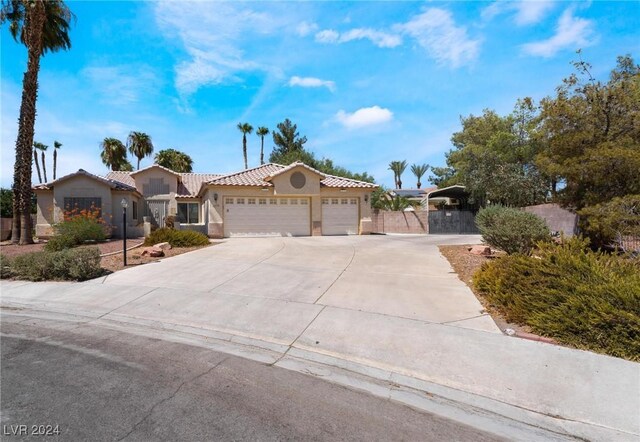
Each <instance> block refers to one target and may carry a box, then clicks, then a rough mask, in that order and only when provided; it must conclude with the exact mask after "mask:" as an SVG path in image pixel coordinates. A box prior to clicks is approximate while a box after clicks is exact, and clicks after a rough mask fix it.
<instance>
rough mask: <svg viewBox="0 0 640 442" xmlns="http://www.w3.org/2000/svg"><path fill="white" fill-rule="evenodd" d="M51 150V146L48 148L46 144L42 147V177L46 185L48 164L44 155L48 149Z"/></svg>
mask: <svg viewBox="0 0 640 442" xmlns="http://www.w3.org/2000/svg"><path fill="white" fill-rule="evenodd" d="M48 148H49V146H47V145H46V144H42V145H41V146H40V155H41V158H42V176H43V178H44V182H45V183H46V182H47V181H48V180H47V163H46V162H45V161H44V158H45V157H44V153H45V152H46V151H47V149H48Z"/></svg>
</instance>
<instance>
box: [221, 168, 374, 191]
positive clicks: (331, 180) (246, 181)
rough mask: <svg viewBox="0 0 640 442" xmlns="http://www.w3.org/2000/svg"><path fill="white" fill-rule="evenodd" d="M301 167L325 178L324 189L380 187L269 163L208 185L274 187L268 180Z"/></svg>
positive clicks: (225, 176)
mask: <svg viewBox="0 0 640 442" xmlns="http://www.w3.org/2000/svg"><path fill="white" fill-rule="evenodd" d="M301 165H302V166H304V167H305V168H307V169H309V170H312V171H313V172H315V173H318V174H320V175H321V176H323V177H324V178H323V179H322V180H321V181H320V184H321V185H322V186H324V187H339V188H370V189H374V188H376V187H378V186H377V185H376V184H371V183H366V182H364V181H358V180H352V179H349V178H342V177H337V176H333V175H327V174H324V173H322V172H320V171H317V170H316V169H313V168H312V167H309V166H307V165H306V164H303V163H293V164H290V165H289V166H283V165H281V164H275V163H269V164H265V165H263V166H258V167H254V168H253V169H247V170H243V171H241V172H235V173H232V174H229V175H224V176H221V177H219V178H216V179H214V180H211V181H209V183H208V184H211V185H216V186H261V187H272V186H273V184H272V183H270V182H269V181H267V180H269V179H271V178H272V177H273V176H275V175H278V174H280V173H283V172H285V171H287V170H290V169H293V168H294V167H296V166H301Z"/></svg>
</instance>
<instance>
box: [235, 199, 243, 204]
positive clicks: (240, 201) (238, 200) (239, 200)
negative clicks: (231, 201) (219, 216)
mask: <svg viewBox="0 0 640 442" xmlns="http://www.w3.org/2000/svg"><path fill="white" fill-rule="evenodd" d="M236 202H237V203H238V204H244V198H238V199H237V200H236Z"/></svg>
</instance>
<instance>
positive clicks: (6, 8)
mask: <svg viewBox="0 0 640 442" xmlns="http://www.w3.org/2000/svg"><path fill="white" fill-rule="evenodd" d="M71 18H73V14H72V12H71V11H70V10H69V8H68V7H67V6H66V5H65V3H64V2H63V1H62V0H48V1H44V0H29V1H27V0H5V1H3V5H2V12H1V13H0V22H2V23H4V22H5V21H6V22H8V23H9V32H10V33H11V35H12V37H13V39H14V40H16V41H18V40H19V41H20V42H21V43H22V44H24V45H25V46H26V47H27V71H26V72H25V73H24V77H23V81H22V101H21V103H20V116H19V118H18V137H17V140H16V160H15V164H14V174H13V192H14V202H13V227H12V241H13V242H14V243H19V244H32V243H33V233H32V230H31V217H30V215H29V210H28V208H29V206H30V203H31V199H32V195H33V192H32V190H31V172H32V168H31V149H32V145H33V135H34V128H35V119H36V101H37V95H38V73H39V71H40V57H41V56H43V55H44V54H46V53H47V52H56V51H59V50H61V49H65V50H66V49H69V48H70V47H71V40H70V39H69V22H70V21H71Z"/></svg>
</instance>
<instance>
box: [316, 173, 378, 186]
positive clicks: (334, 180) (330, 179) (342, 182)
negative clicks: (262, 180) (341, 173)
mask: <svg viewBox="0 0 640 442" xmlns="http://www.w3.org/2000/svg"><path fill="white" fill-rule="evenodd" d="M320 184H321V185H323V186H325V187H342V188H361V189H375V188H376V187H378V185H377V184H372V183H367V182H366V181H358V180H352V179H350V178H342V177H338V176H333V175H327V177H326V178H325V179H323V180H322V181H320Z"/></svg>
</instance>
